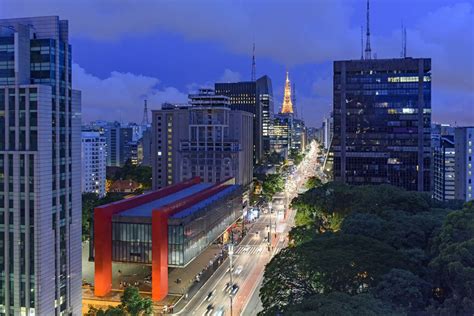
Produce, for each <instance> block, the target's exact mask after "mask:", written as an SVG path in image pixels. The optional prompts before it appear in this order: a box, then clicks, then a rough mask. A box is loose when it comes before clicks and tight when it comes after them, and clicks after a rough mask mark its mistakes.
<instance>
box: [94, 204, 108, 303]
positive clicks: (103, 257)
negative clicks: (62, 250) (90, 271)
mask: <svg viewBox="0 0 474 316" xmlns="http://www.w3.org/2000/svg"><path fill="white" fill-rule="evenodd" d="M111 236H112V216H111V214H110V212H107V211H103V212H100V211H97V210H96V211H94V248H95V255H94V256H95V258H94V261H95V274H94V294H95V295H96V296H105V295H107V294H108V293H109V292H110V290H111V289H112V239H111Z"/></svg>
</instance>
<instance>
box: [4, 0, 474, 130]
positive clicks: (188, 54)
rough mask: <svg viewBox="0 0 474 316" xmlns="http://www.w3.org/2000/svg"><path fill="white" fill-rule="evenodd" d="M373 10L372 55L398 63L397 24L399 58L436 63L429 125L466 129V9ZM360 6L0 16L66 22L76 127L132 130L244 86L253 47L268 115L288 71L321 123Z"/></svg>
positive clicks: (430, 4) (469, 99)
mask: <svg viewBox="0 0 474 316" xmlns="http://www.w3.org/2000/svg"><path fill="white" fill-rule="evenodd" d="M370 6H371V10H370V14H371V16H370V26H371V33H372V37H371V42H372V51H373V52H375V53H376V54H377V57H378V58H390V57H399V56H400V51H401V31H400V30H401V24H402V21H403V24H404V25H405V26H406V28H407V37H408V47H407V48H408V55H409V56H413V57H431V58H432V59H433V60H432V64H433V69H432V73H433V92H432V93H433V96H432V107H433V120H434V121H438V122H445V123H455V122H457V124H458V125H467V124H469V125H474V114H473V113H474V48H473V46H474V14H473V7H474V3H473V1H465V0H464V1H463V0H371V2H370ZM365 8H366V1H365V0H311V1H310V0H307V1H304V0H293V1H291V0H288V1H283V0H276V1H270V0H254V1H251V0H248V1H244V0H241V1H211V0H204V1H168V0H167V1H151V0H142V1H131V0H130V1H119V0H118V1H112V0H97V1H92V0H83V1H74V2H73V1H59V0H36V1H33V0H0V18H4V17H22V16H35V15H59V16H60V17H61V18H62V19H68V20H69V25H70V41H71V44H72V46H73V62H74V67H73V80H74V82H73V85H74V87H75V88H77V89H80V90H82V94H83V117H84V120H85V121H88V120H92V119H107V120H113V119H117V120H121V121H138V122H139V121H140V120H141V116H142V103H143V99H145V98H146V99H148V100H149V104H150V107H151V108H159V107H160V104H161V103H162V102H165V101H169V102H185V101H186V96H187V94H188V93H189V92H192V91H195V90H196V89H197V88H199V87H202V86H211V85H212V84H213V83H214V82H216V81H235V80H248V79H250V73H251V51H252V43H253V42H255V44H256V58H257V75H258V76H260V75H264V74H267V75H269V76H270V77H271V79H272V81H273V89H274V97H275V110H278V109H279V107H280V105H281V100H282V94H283V83H284V79H285V71H286V70H288V71H289V72H290V79H291V80H292V82H293V83H295V84H296V96H297V107H298V112H299V114H300V115H301V114H302V115H303V116H304V118H305V119H306V121H307V123H308V125H309V126H320V124H321V120H322V118H323V117H324V116H327V115H328V114H329V111H330V110H331V102H332V77H331V74H332V61H333V60H338V59H358V58H360V27H361V25H363V26H364V32H365ZM364 42H365V38H364Z"/></svg>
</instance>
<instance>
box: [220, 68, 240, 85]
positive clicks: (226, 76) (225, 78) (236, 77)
mask: <svg viewBox="0 0 474 316" xmlns="http://www.w3.org/2000/svg"><path fill="white" fill-rule="evenodd" d="M241 77H242V76H241V75H240V73H239V72H237V71H232V70H230V69H226V70H224V73H223V74H222V76H221V77H220V78H219V80H217V82H239V81H240V78H241Z"/></svg>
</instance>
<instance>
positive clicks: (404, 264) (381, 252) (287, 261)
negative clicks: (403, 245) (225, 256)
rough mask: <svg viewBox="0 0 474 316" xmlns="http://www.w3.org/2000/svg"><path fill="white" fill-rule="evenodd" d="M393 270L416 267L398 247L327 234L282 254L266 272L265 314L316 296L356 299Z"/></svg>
mask: <svg viewBox="0 0 474 316" xmlns="http://www.w3.org/2000/svg"><path fill="white" fill-rule="evenodd" d="M393 268H401V269H409V268H410V267H409V264H408V261H407V260H406V258H404V257H403V256H402V255H401V254H400V253H399V252H397V251H396V250H395V249H393V248H392V247H390V246H387V245H385V244H383V243H381V242H379V241H377V240H374V239H371V238H367V237H363V236H356V235H345V234H340V233H337V234H331V233H325V234H322V235H318V236H316V237H315V238H314V239H313V240H311V241H308V242H305V243H302V244H300V245H298V246H296V247H293V248H286V249H284V250H282V251H281V252H280V253H279V254H278V255H276V256H275V257H274V258H273V259H272V260H271V261H270V263H269V264H268V265H267V267H266V269H265V274H264V279H263V284H262V288H261V290H260V298H261V300H262V305H263V307H264V309H265V310H284V308H285V307H286V306H288V305H289V304H297V303H300V302H301V301H302V300H304V299H306V298H307V297H309V296H312V295H315V294H320V293H328V292H331V291H339V292H344V293H347V294H351V295H355V294H359V293H362V292H366V291H368V290H369V289H371V288H373V287H374V286H375V285H376V284H377V283H378V281H379V280H380V279H381V277H382V275H384V274H386V273H387V272H389V271H390V270H391V269H393Z"/></svg>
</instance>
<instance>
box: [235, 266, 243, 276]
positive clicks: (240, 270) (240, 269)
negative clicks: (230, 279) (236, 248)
mask: <svg viewBox="0 0 474 316" xmlns="http://www.w3.org/2000/svg"><path fill="white" fill-rule="evenodd" d="M242 270H243V268H242V266H238V267H237V269H235V271H234V274H235V275H239V274H240V273H242Z"/></svg>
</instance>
